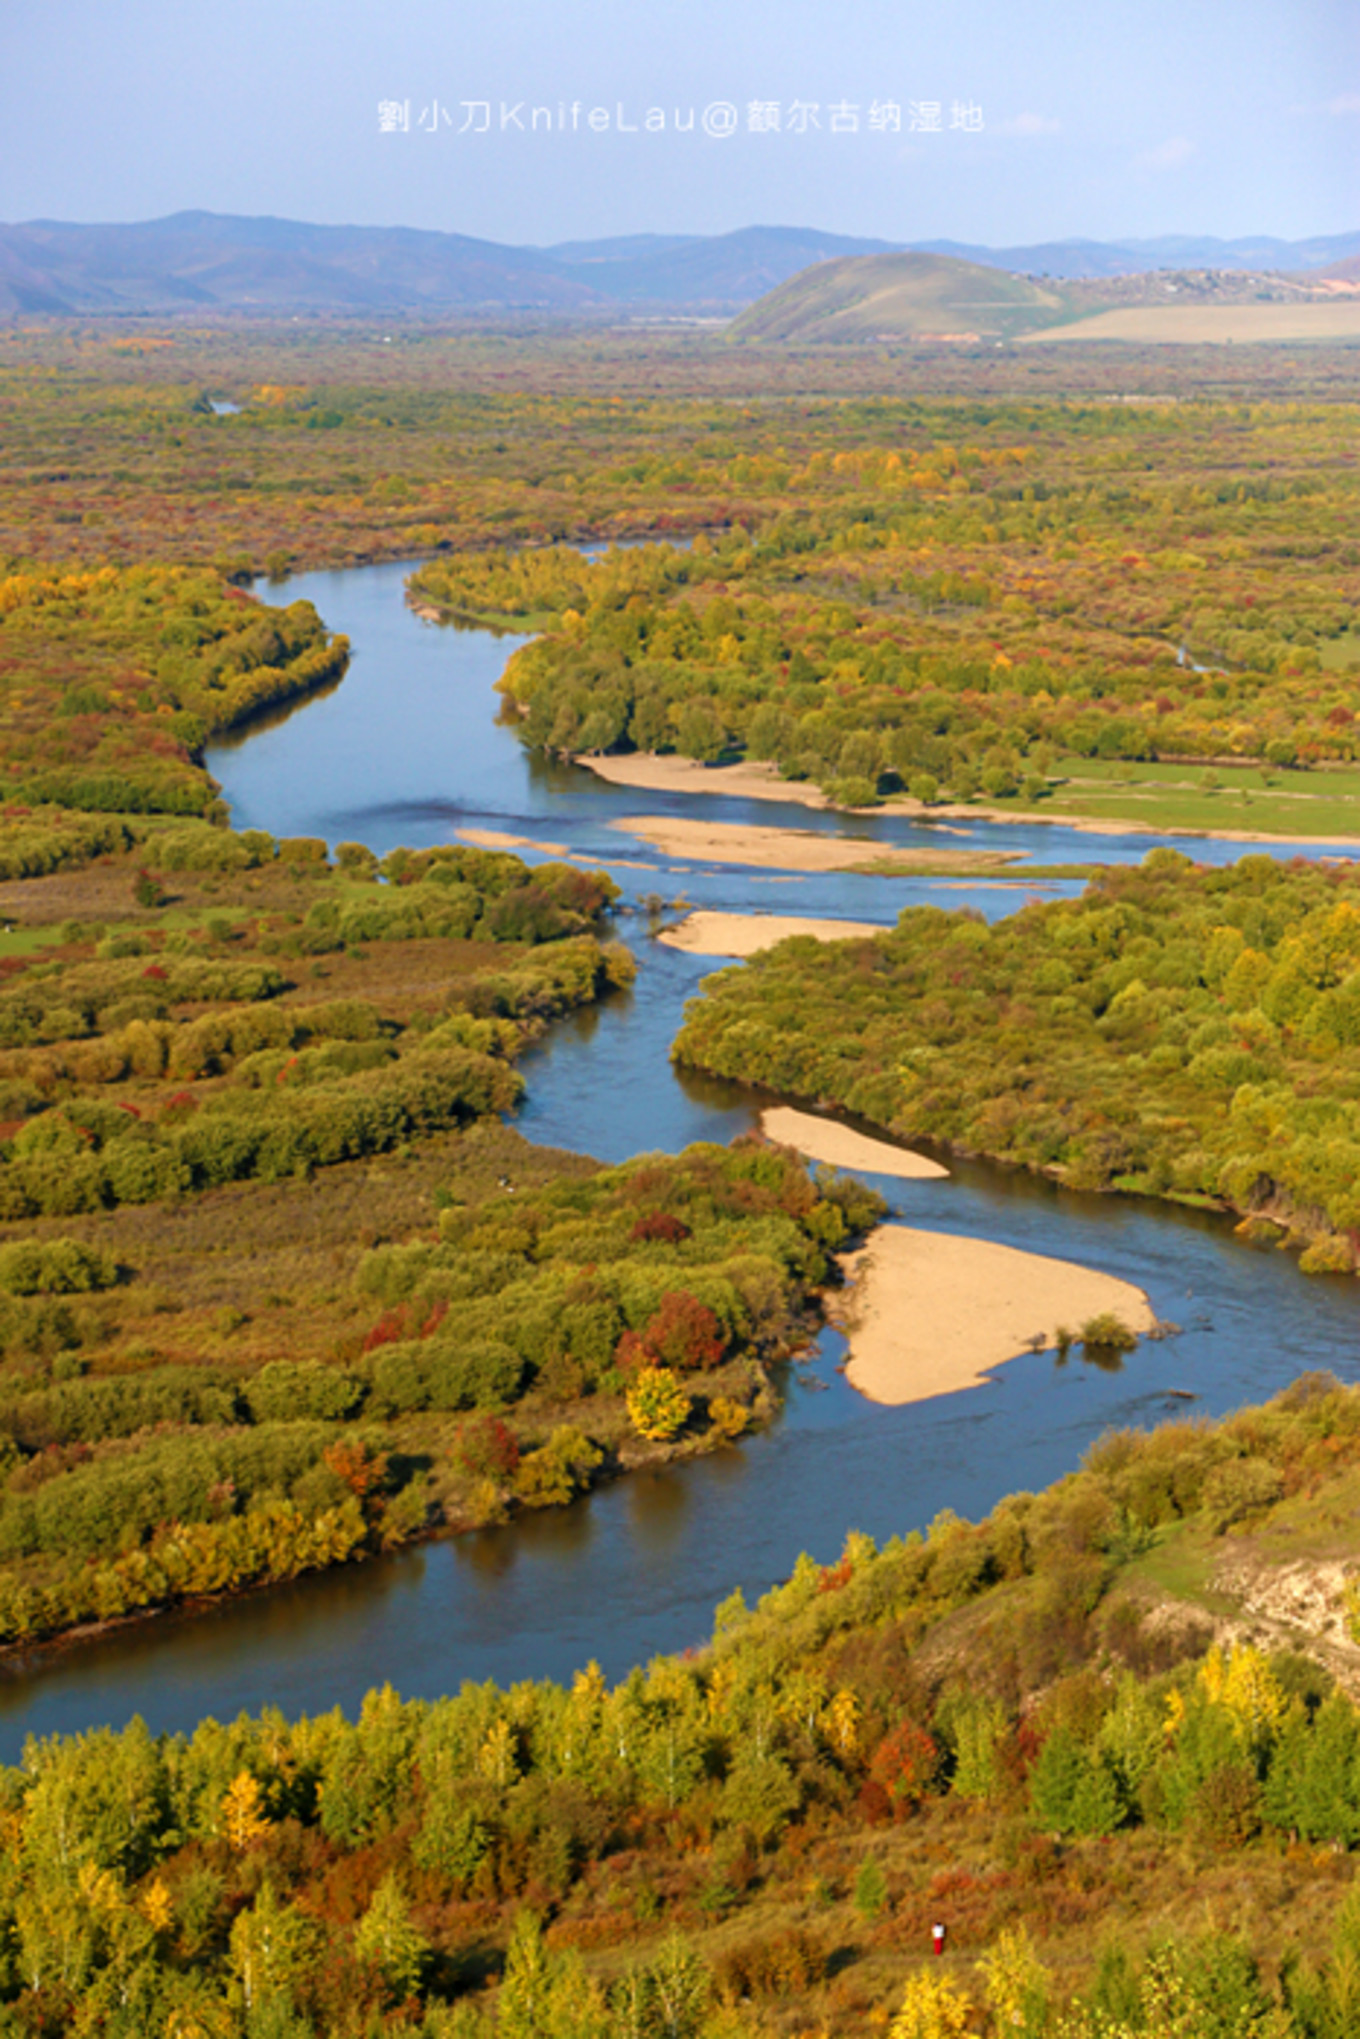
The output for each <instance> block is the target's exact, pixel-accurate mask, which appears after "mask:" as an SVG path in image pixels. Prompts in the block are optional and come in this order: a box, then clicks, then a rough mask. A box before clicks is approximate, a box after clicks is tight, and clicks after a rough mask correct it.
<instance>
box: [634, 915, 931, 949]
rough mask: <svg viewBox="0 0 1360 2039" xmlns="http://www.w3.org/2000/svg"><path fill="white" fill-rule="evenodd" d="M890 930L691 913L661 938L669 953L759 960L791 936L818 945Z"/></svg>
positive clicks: (855, 923)
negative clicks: (806, 937)
mask: <svg viewBox="0 0 1360 2039" xmlns="http://www.w3.org/2000/svg"><path fill="white" fill-rule="evenodd" d="M889 932H890V928H889V927H887V926H884V925H883V924H882V923H881V922H877V921H872V920H809V919H807V918H806V917H805V916H804V915H801V914H795V913H706V912H704V911H702V910H699V911H696V912H694V913H687V914H686V915H685V918H684V919H683V920H680V921H677V922H676V924H675V926H674V927H668V928H663V929H662V931H661V933H660V934H659V935H658V936H657V940H658V941H659V942H664V943H665V945H666V947H667V948H668V949H683V950H684V951H685V953H686V955H689V956H758V955H759V954H760V952H761V950H762V949H772V948H773V947H774V946H775V944H776V942H786V941H787V940H788V939H789V937H790V935H811V936H812V938H813V940H814V941H818V942H848V941H851V940H853V939H854V937H855V936H856V935H885V934H888V933H889Z"/></svg>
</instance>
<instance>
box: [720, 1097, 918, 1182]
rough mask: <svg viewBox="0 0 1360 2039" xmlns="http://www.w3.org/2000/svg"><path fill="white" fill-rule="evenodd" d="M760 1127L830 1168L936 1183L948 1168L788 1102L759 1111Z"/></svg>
mask: <svg viewBox="0 0 1360 2039" xmlns="http://www.w3.org/2000/svg"><path fill="white" fill-rule="evenodd" d="M760 1130H761V1132H762V1133H763V1134H764V1135H765V1138H766V1139H767V1140H773V1141H774V1142H775V1143H776V1145H778V1146H780V1147H794V1148H796V1149H797V1151H798V1152H799V1153H800V1154H802V1155H804V1156H806V1158H807V1159H808V1160H809V1161H825V1162H827V1163H829V1165H830V1166H831V1167H832V1168H853V1169H857V1170H859V1171H861V1172H864V1171H867V1172H868V1173H869V1174H870V1175H893V1176H896V1177H898V1179H899V1180H901V1181H903V1182H938V1181H939V1180H940V1179H941V1177H944V1176H947V1175H948V1174H949V1170H948V1169H947V1168H944V1167H942V1166H941V1164H940V1163H939V1162H938V1161H932V1160H930V1158H929V1157H928V1156H927V1155H925V1154H913V1152H912V1151H911V1149H910V1148H909V1147H894V1146H892V1145H891V1144H890V1143H889V1142H888V1141H887V1140H871V1139H870V1138H869V1136H868V1135H867V1134H866V1133H857V1132H855V1131H854V1130H853V1128H852V1127H850V1126H841V1125H837V1123H836V1121H835V1120H834V1119H819V1118H814V1117H813V1115H812V1113H811V1112H799V1111H795V1110H794V1109H793V1107H792V1106H791V1105H773V1106H772V1107H771V1108H770V1110H769V1111H764V1112H762V1113H761V1114H760Z"/></svg>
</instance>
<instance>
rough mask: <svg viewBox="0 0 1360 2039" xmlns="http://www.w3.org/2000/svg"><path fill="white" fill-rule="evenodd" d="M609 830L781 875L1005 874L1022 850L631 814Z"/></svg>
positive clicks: (668, 851) (671, 852)
mask: <svg viewBox="0 0 1360 2039" xmlns="http://www.w3.org/2000/svg"><path fill="white" fill-rule="evenodd" d="M609 826H610V827H611V828H617V829H620V830H622V831H623V833H624V834H626V835H632V836H636V837H637V839H638V840H639V842H645V843H650V844H651V845H652V847H653V849H657V850H660V851H661V852H662V854H663V855H665V856H670V857H688V858H690V859H692V860H694V861H696V862H702V863H710V864H748V865H752V866H755V867H757V868H766V869H776V870H783V871H862V870H865V869H866V868H868V867H870V866H871V867H872V869H873V870H874V872H876V873H881V874H883V875H885V876H892V875H894V874H895V873H899V872H900V873H902V874H903V875H905V876H912V875H915V876H925V877H929V876H932V875H935V874H940V875H943V874H945V873H950V874H957V873H958V872H959V871H960V870H963V869H967V870H970V871H979V872H982V871H1003V870H1005V869H1007V868H1008V866H1010V865H1011V864H1014V863H1020V862H1023V861H1024V852H1023V850H909V849H899V848H897V847H896V845H894V844H892V843H877V842H865V841H864V840H862V839H861V838H857V837H854V836H843V835H820V834H817V833H815V832H814V831H813V830H812V829H802V828H762V827H760V826H758V825H757V824H756V823H754V822H750V823H748V822H737V821H696V820H693V819H691V818H690V817H689V816H688V815H676V814H630V815H626V816H622V817H620V818H619V819H618V820H617V821H611V822H610V824H609Z"/></svg>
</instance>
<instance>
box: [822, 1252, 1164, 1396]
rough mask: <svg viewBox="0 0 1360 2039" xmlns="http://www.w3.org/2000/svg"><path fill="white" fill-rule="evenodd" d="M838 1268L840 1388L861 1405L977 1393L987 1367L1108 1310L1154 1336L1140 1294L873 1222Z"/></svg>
mask: <svg viewBox="0 0 1360 2039" xmlns="http://www.w3.org/2000/svg"><path fill="white" fill-rule="evenodd" d="M843 1265H844V1267H845V1270H846V1273H847V1275H849V1276H850V1277H852V1279H853V1281H854V1287H853V1289H852V1290H851V1292H850V1294H849V1296H848V1297H847V1299H846V1303H845V1307H844V1312H843V1315H844V1323H845V1329H846V1335H847V1336H848V1338H849V1340H850V1364H849V1367H848V1368H847V1374H848V1378H849V1380H850V1382H851V1384H852V1385H853V1386H854V1387H856V1388H858V1389H859V1391H860V1393H861V1394H863V1395H867V1396H868V1398H869V1400H870V1401H871V1402H885V1403H890V1404H894V1405H896V1404H899V1403H902V1402H923V1401H925V1400H927V1399H928V1398H929V1397H930V1396H932V1395H950V1394H954V1393H956V1392H957V1390H959V1389H960V1388H971V1387H976V1386H978V1385H980V1384H981V1383H982V1381H983V1379H984V1377H985V1375H986V1374H987V1372H988V1370H989V1369H990V1368H991V1367H994V1366H998V1365H999V1364H1000V1363H1001V1362H1002V1361H1003V1360H1007V1359H1014V1358H1016V1357H1017V1356H1018V1355H1019V1354H1020V1353H1022V1352H1026V1351H1029V1350H1031V1349H1033V1347H1034V1346H1035V1342H1036V1340H1037V1341H1042V1344H1043V1345H1045V1346H1051V1345H1054V1344H1055V1343H1056V1339H1055V1335H1054V1334H1055V1332H1056V1330H1057V1328H1058V1326H1059V1325H1066V1326H1067V1327H1068V1328H1069V1329H1070V1330H1071V1331H1072V1332H1074V1333H1078V1332H1080V1330H1081V1327H1082V1325H1083V1324H1084V1323H1085V1322H1086V1321H1087V1320H1088V1319H1089V1318H1091V1317H1095V1316H1099V1315H1101V1314H1102V1313H1103V1312H1105V1311H1107V1310H1108V1311H1112V1312H1113V1314H1114V1315H1115V1316H1116V1317H1118V1318H1120V1319H1121V1321H1122V1322H1123V1323H1125V1324H1127V1325H1128V1327H1129V1329H1130V1330H1131V1331H1138V1332H1148V1331H1152V1330H1155V1329H1156V1326H1157V1319H1156V1317H1155V1316H1154V1315H1153V1311H1152V1307H1151V1305H1150V1304H1149V1302H1148V1299H1147V1297H1146V1296H1145V1295H1144V1294H1143V1292H1142V1290H1141V1289H1137V1288H1135V1287H1134V1286H1133V1284H1132V1283H1131V1282H1126V1281H1119V1280H1117V1279H1116V1278H1115V1276H1113V1275H1108V1274H1097V1273H1095V1272H1094V1271H1093V1270H1092V1269H1090V1268H1088V1267H1077V1266H1075V1265H1074V1264H1073V1263H1072V1262H1071V1261H1069V1260H1050V1259H1048V1258H1047V1257H1046V1256H1044V1255H1041V1254H1038V1253H1021V1252H1018V1251H1017V1250H1016V1248H1015V1247H1013V1246H998V1245H997V1244H995V1243H994V1242H993V1241H992V1240H989V1239H960V1238H955V1237H953V1236H951V1235H950V1234H947V1233H942V1232H922V1231H917V1230H915V1229H914V1228H912V1227H910V1226H907V1225H881V1226H879V1228H878V1230H877V1231H875V1232H874V1233H872V1234H871V1235H870V1238H869V1241H868V1244H867V1245H866V1246H864V1247H863V1248H862V1249H861V1250H860V1251H859V1252H858V1253H850V1254H846V1255H845V1257H844V1261H843Z"/></svg>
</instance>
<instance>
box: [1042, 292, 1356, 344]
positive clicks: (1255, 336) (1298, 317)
mask: <svg viewBox="0 0 1360 2039" xmlns="http://www.w3.org/2000/svg"><path fill="white" fill-rule="evenodd" d="M1019 337H1020V340H1021V343H1022V344H1026V345H1032V344H1034V343H1036V342H1039V341H1055V340H1064V341H1067V342H1069V343H1070V342H1072V341H1092V340H1118V341H1122V342H1124V343H1125V344H1133V345H1144V346H1147V345H1153V346H1158V347H1165V346H1177V347H1206V346H1208V347H1222V346H1228V345H1231V344H1233V343H1234V342H1236V343H1237V344H1238V345H1239V346H1244V345H1245V346H1250V345H1252V344H1256V345H1261V344H1264V343H1272V344H1274V345H1279V344H1280V342H1282V341H1289V342H1295V341H1300V340H1306V341H1313V342H1335V341H1338V340H1342V341H1354V340H1360V298H1356V297H1351V298H1341V299H1338V300H1336V301H1334V302H1331V303H1321V304H1318V303H1313V304H1309V303H1303V304H1231V305H1227V304H1224V305H1214V304H1201V305H1137V306H1134V305H1129V306H1120V307H1119V308H1118V309H1117V310H1113V311H1106V312H1097V313H1095V314H1094V315H1093V316H1092V317H1089V318H1083V319H1079V320H1077V321H1076V322H1075V323H1074V324H1072V325H1070V326H1052V327H1048V328H1046V329H1044V330H1043V331H1041V332H1037V333H1036V332H1031V333H1025V334H1022V335H1020V336H1019Z"/></svg>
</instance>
